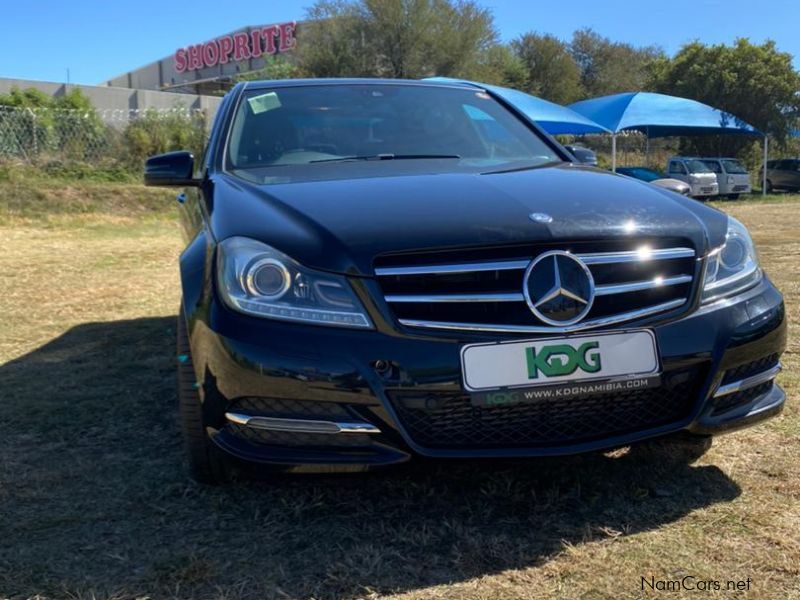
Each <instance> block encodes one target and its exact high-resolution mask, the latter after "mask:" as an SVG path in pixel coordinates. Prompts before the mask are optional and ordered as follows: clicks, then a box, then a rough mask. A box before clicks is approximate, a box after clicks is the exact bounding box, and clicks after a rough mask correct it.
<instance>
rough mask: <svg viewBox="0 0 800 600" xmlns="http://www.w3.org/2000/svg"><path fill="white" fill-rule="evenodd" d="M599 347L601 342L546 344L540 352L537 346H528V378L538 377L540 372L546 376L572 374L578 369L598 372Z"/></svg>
mask: <svg viewBox="0 0 800 600" xmlns="http://www.w3.org/2000/svg"><path fill="white" fill-rule="evenodd" d="M599 347H600V342H584V343H583V344H581V345H580V346H578V348H573V347H572V346H570V345H569V344H555V345H553V346H545V347H543V348H542V349H540V350H539V351H538V352H537V351H536V348H533V347H531V348H526V349H525V355H526V358H527V360H528V379H538V378H539V374H540V373H541V374H542V375H544V376H545V377H559V376H561V375H572V374H573V373H574V372H575V371H577V370H578V369H581V370H582V371H584V372H586V373H597V372H598V371H599V370H600V351H599V350H598V348H599ZM592 350H594V352H591V351H592Z"/></svg>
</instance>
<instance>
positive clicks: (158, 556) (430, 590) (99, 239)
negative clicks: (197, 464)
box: [0, 198, 800, 600]
mask: <svg viewBox="0 0 800 600" xmlns="http://www.w3.org/2000/svg"><path fill="white" fill-rule="evenodd" d="M797 200H800V199H797V198H795V199H794V202H793V201H791V199H788V198H783V199H782V200H781V201H780V202H767V203H764V202H736V203H724V204H723V205H722V206H723V208H724V209H725V210H729V211H730V212H731V213H732V214H735V215H736V216H737V217H739V218H740V219H742V220H743V221H744V222H745V223H746V224H747V225H748V226H750V227H751V229H752V231H753V233H754V235H755V237H756V240H757V242H758V245H759V248H760V251H761V257H762V260H763V262H764V264H765V266H766V268H767V271H768V272H769V274H770V276H771V277H772V278H773V279H774V280H775V281H776V282H777V283H778V285H779V286H780V287H781V288H782V289H783V291H784V292H785V294H786V300H787V306H788V311H789V317H790V320H791V334H790V345H789V351H788V352H787V354H786V356H785V357H784V363H785V365H786V367H787V369H786V371H785V372H784V373H783V374H782V375H781V382H782V384H783V385H784V386H785V387H786V389H787V391H788V393H789V403H788V407H787V410H786V412H785V413H784V415H783V416H782V417H780V418H779V419H776V420H773V421H770V422H768V423H766V424H763V425H761V426H759V427H756V428H753V429H749V430H746V431H743V432H740V433H736V434H732V435H729V436H726V437H723V438H720V439H719V440H718V442H717V443H716V444H715V446H714V448H713V449H712V451H711V452H710V453H709V454H708V455H707V457H706V458H704V459H703V460H702V461H701V462H700V463H699V464H697V465H694V466H684V467H679V468H674V469H671V468H667V467H666V466H665V465H661V464H653V463H652V462H647V461H644V460H642V459H641V457H639V456H637V455H636V454H635V453H619V454H618V455H615V457H613V458H609V457H603V456H586V457H578V458H574V459H564V460H552V461H533V462H521V463H513V462H511V463H502V464H497V463H469V464H461V463H455V464H451V463H447V464H444V465H440V464H433V465H431V464H418V465H414V466H411V467H408V468H406V469H402V470H397V471H392V472H389V473H386V474H382V475H373V476H355V477H353V476H348V477H305V478H304V477H295V478H277V479H274V480H271V481H265V482H241V483H238V484H236V485H233V486H230V487H226V488H206V487H202V486H198V485H195V484H194V483H192V482H190V481H189V480H188V479H187V477H186V475H185V472H184V469H183V466H182V464H181V461H182V457H181V450H180V443H179V440H178V437H177V430H176V425H175V410H174V406H175V392H174V386H173V380H174V374H173V373H174V372H173V344H174V341H173V339H174V314H175V309H176V307H177V302H178V294H179V291H178V281H177V267H176V258H177V255H178V253H179V251H180V247H181V244H180V241H179V236H178V232H177V228H176V226H175V224H174V223H173V222H172V221H171V220H169V219H164V218H161V217H159V216H157V215H154V214H153V213H158V212H159V211H144V212H143V215H144V218H141V217H142V215H138V216H137V214H136V210H134V211H133V213H128V212H126V211H120V212H111V213H108V212H103V211H95V212H92V213H91V214H90V216H89V217H80V218H78V217H76V216H74V215H73V214H72V213H70V212H69V211H66V212H62V213H61V214H60V216H53V215H51V216H49V217H48V218H47V219H45V220H43V221H42V222H38V221H37V220H36V219H35V218H33V217H31V216H30V214H29V215H28V216H27V217H24V216H19V215H17V216H15V217H14V218H13V219H12V220H10V221H9V220H6V221H5V222H4V224H0V286H2V289H3V291H4V293H3V294H2V295H0V315H2V317H3V318H2V320H0V389H2V391H3V398H2V402H0V439H2V440H3V444H2V449H0V506H2V509H0V598H1V597H4V596H8V597H11V598H27V597H33V596H35V595H39V596H40V597H42V598H52V599H56V598H59V599H60V598H86V599H88V598H135V597H150V598H173V597H174V598H229V599H244V598H253V599H262V598H312V597H313V598H378V597H381V598H384V597H391V598H403V599H406V600H422V599H425V600H427V599H430V598H440V599H459V600H461V599H476V600H477V599H487V600H488V599H491V600H495V599H500V600H502V599H511V598H532V599H533V598H545V597H548V598H551V597H552V598H570V599H571V598H578V597H582V598H607V597H609V598H610V597H613V598H638V597H655V596H657V595H658V594H649V595H648V594H645V593H644V592H642V590H641V577H643V576H644V577H649V576H651V575H652V576H654V577H656V578H658V579H671V578H679V577H682V576H684V575H686V574H690V575H694V576H696V577H697V578H699V579H719V580H723V581H724V580H726V579H746V578H747V577H750V578H751V580H752V583H751V590H750V591H749V593H747V594H745V596H746V597H749V598H793V597H794V598H800V577H798V575H800V572H799V569H800V533H799V530H800V527H798V524H800V468H798V462H797V456H798V454H800V441H799V440H800V436H799V435H798V434H800V413H799V411H798V406H797V391H798V383H799V380H798V375H797V373H798V369H799V368H800V364H798V358H797V341H796V340H797V335H796V334H797V323H798V317H800V315H798V310H800V295H799V292H800V289H798V285H799V284H798V274H800V266H798V261H797V260H796V256H797V255H798V253H800V252H798V251H800V246H798V243H799V242H798V239H797V235H796V233H795V232H796V231H797V230H798V228H800V211H798V210H797V208H796V207H800V204H797V203H795V202H796V201H797ZM137 210H138V209H137ZM669 595H670V597H676V598H677V597H696V595H697V594H696V593H695V594H691V593H689V594H676V593H672V594H669ZM707 595H710V596H712V597H728V596H730V594H725V593H713V594H707Z"/></svg>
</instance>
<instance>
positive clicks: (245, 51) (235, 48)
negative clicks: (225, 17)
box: [175, 21, 297, 73]
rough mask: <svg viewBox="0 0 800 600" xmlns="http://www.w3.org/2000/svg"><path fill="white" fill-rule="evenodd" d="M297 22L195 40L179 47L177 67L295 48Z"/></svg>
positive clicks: (197, 66)
mask: <svg viewBox="0 0 800 600" xmlns="http://www.w3.org/2000/svg"><path fill="white" fill-rule="evenodd" d="M296 30H297V23H295V22H294V21H290V22H288V23H280V24H278V25H268V26H267V27H261V28H260V29H253V30H252V31H251V32H250V33H246V32H237V33H234V34H232V35H224V36H222V37H220V38H217V39H215V40H211V41H210V42H205V43H204V44H195V45H192V46H187V47H186V48H178V49H177V50H176V51H175V70H176V71H177V72H178V73H183V72H184V71H196V70H197V69H204V68H208V67H215V66H217V65H220V64H221V65H224V64H227V63H229V62H231V61H234V62H238V61H241V60H247V59H249V58H258V57H259V56H263V55H265V54H266V55H272V54H277V53H282V52H286V51H288V50H292V49H293V48H294V47H295V46H296V45H297V40H296V38H295V33H296Z"/></svg>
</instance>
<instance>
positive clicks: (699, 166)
mask: <svg viewBox="0 0 800 600" xmlns="http://www.w3.org/2000/svg"><path fill="white" fill-rule="evenodd" d="M686 168H687V169H689V173H713V171H712V170H711V169H709V168H708V165H707V164H706V163H704V162H703V161H702V160H695V159H692V160H687V161H686Z"/></svg>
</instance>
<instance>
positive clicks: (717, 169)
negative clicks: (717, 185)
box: [703, 160, 722, 173]
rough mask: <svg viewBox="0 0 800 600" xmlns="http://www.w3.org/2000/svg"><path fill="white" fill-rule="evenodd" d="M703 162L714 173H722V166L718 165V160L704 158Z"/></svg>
mask: <svg viewBox="0 0 800 600" xmlns="http://www.w3.org/2000/svg"><path fill="white" fill-rule="evenodd" d="M703 164H705V165H706V166H707V167H708V168H709V169H711V170H712V171H714V173H722V167H720V165H719V161H716V160H704V161H703Z"/></svg>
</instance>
